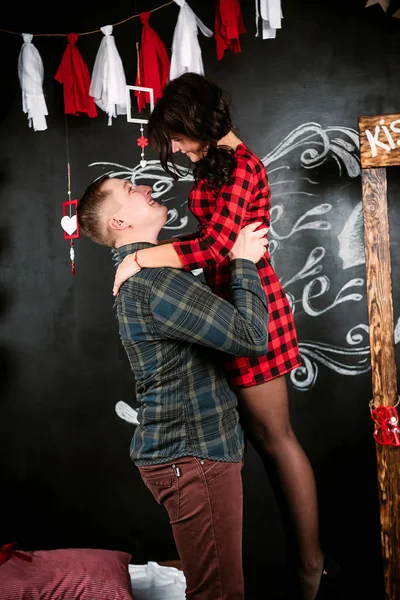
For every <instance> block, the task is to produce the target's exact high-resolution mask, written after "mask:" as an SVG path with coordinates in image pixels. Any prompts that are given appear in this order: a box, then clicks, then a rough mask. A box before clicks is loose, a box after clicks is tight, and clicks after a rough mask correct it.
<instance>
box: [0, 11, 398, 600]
mask: <svg viewBox="0 0 400 600" xmlns="http://www.w3.org/2000/svg"><path fill="white" fill-rule="evenodd" d="M159 4H160V2H156V1H155V0H152V1H151V2H145V1H144V0H143V1H136V3H132V2H124V1H123V0H117V1H115V2H113V3H112V4H110V3H109V2H102V1H100V2H97V3H96V8H95V10H93V9H89V8H88V7H87V6H84V5H83V4H82V3H77V2H72V3H69V4H68V6H67V7H66V8H65V11H64V12H63V14H61V15H58V13H57V10H58V7H57V6H56V5H55V4H54V2H44V1H42V2H35V3H33V2H29V1H25V2H23V1H20V0H16V1H15V2H13V3H12V4H10V5H9V7H8V11H7V15H4V14H3V19H2V21H3V24H2V27H5V28H7V29H12V30H14V31H26V32H32V33H35V32H68V31H88V30H92V29H96V28H98V27H100V26H102V25H105V24H108V23H115V22H117V21H120V20H122V19H124V18H126V17H127V16H129V15H130V14H132V13H133V12H135V11H136V12H139V11H141V10H148V9H150V8H153V7H155V6H157V5H159ZM190 4H191V6H192V7H193V9H194V10H195V11H196V12H197V14H198V15H199V16H200V18H202V19H203V20H204V22H205V23H206V25H208V26H210V27H213V21H214V2H211V1H210V2H204V1H203V2H202V1H200V0H193V1H192V2H191V3H190ZM364 4H365V2H364V0H357V1H356V0H354V1H350V0H337V1H335V2H333V1H331V2H320V1H316V0H315V1H309V2H301V1H300V0H286V1H284V3H283V10H284V16H285V19H284V22H283V29H282V31H280V32H279V33H278V36H277V39H276V40H274V41H267V40H266V41H262V40H259V39H256V38H255V36H254V32H255V26H254V2H253V0H245V1H242V2H241V5H242V10H243V14H244V18H245V22H246V27H247V30H248V33H247V35H245V36H243V37H242V48H243V52H242V53H241V54H238V55H234V54H230V53H227V54H226V56H225V58H224V59H223V61H221V62H218V61H217V60H216V56H215V42H214V40H213V39H206V38H204V37H203V36H200V38H201V40H200V41H201V45H202V48H203V59H204V64H205V69H206V73H207V74H208V75H209V76H210V77H211V78H213V79H215V80H216V81H218V82H219V83H220V84H221V85H222V86H223V87H224V88H226V89H227V90H228V91H229V92H230V94H231V97H232V105H233V112H234V117H235V123H236V125H237V126H238V128H239V130H240V133H241V136H242V138H243V140H244V141H245V142H246V143H247V144H248V145H250V146H251V147H252V149H253V150H254V151H255V152H256V153H258V155H259V156H260V157H261V158H263V160H264V162H265V164H266V165H267V167H268V171H269V174H270V181H271V185H272V190H273V213H272V216H273V226H272V228H271V233H270V239H271V249H272V251H273V259H274V263H275V267H276V269H277V272H278V274H279V276H280V277H281V278H282V282H283V283H284V285H285V289H286V291H287V293H288V295H289V297H290V298H291V300H292V302H293V303H294V304H293V306H294V310H295V316H296V322H297V326H298V332H299V339H300V343H301V349H302V355H303V358H304V368H303V369H302V370H301V371H299V372H297V373H296V374H293V376H292V378H291V379H290V402H291V411H292V420H293V425H294V428H295V430H296V433H297V435H298V437H299V439H300V440H301V442H302V444H303V445H304V448H305V450H306V451H307V453H308V455H309V457H310V460H311V462H312V464H313V467H314V469H315V474H316V478H317V484H318V491H319V498H320V512H321V537H322V541H323V544H324V547H325V548H326V549H328V550H329V551H330V552H331V553H333V554H334V555H335V556H336V557H337V559H338V560H339V561H340V562H341V563H342V565H343V567H344V570H345V576H346V589H347V591H348V597H349V598H354V597H357V598H361V597H365V598H373V599H374V600H378V599H379V598H381V597H382V591H381V590H382V585H381V578H382V574H381V566H380V546H379V513H378V502H377V494H376V483H375V481H376V471H375V453H374V444H373V441H372V437H371V434H372V421H371V419H370V416H369V411H368V401H369V399H370V397H371V385H370V377H371V376H370V372H369V370H368V369H369V354H368V350H369V347H368V335H367V332H366V325H367V312H366V300H365V265H364V260H363V253H362V221H361V213H360V210H359V208H360V205H359V203H360V200H361V186H360V176H359V174H360V171H359V163H358V149H357V136H356V130H357V119H358V116H359V115H361V114H381V113H397V112H400V97H399V92H398V90H399V81H400V36H399V27H400V23H399V22H398V21H397V20H394V19H390V18H389V17H387V16H385V15H384V13H383V11H382V10H381V9H380V8H379V6H375V7H372V8H369V9H368V10H364V8H363V7H364ZM135 5H136V6H135ZM177 13H178V7H177V6H175V5H172V6H169V7H167V8H164V9H163V10H162V11H159V12H157V13H155V14H154V15H153V16H152V18H151V23H152V25H153V26H154V28H155V29H156V30H157V31H158V33H159V34H160V36H161V37H162V39H163V40H164V42H165V43H166V45H167V47H168V48H170V46H171V41H172V34H173V29H174V24H175V21H176V16H177ZM114 34H115V38H116V43H117V47H118V49H119V51H120V54H121V57H122V59H123V63H124V66H125V71H126V75H127V81H128V83H130V84H133V83H134V79H135V68H136V66H135V65H136V50H135V42H136V40H137V39H138V35H139V34H140V28H139V24H138V22H137V21H133V22H130V23H127V24H125V25H121V26H120V27H118V28H115V30H114ZM100 40H101V34H97V35H90V36H85V37H82V38H80V40H79V42H78V44H79V48H80V50H81V52H82V54H83V56H84V58H85V60H86V62H87V64H88V66H89V68H90V70H91V69H92V67H93V63H94V59H95V56H96V52H97V49H98V46H99V43H100ZM21 42H22V40H21V38H19V37H17V36H11V35H7V34H0V57H1V62H2V93H1V103H2V106H1V110H0V119H1V144H0V193H1V221H0V231H1V244H0V257H1V265H2V269H1V273H2V275H1V287H0V314H1V318H2V330H1V337H0V359H1V368H2V375H1V379H0V382H1V383H0V386H1V387H0V389H1V399H0V440H1V452H0V468H1V493H0V494H1V501H2V504H3V506H2V510H1V512H0V520H1V521H0V523H1V525H0V544H1V543H5V542H9V541H13V540H15V541H17V542H18V543H19V545H20V547H21V548H25V549H39V548H44V549H45V548H59V547H67V546H70V547H74V546H75V547H76V546H86V547H102V548H118V549H121V550H126V551H129V552H131V553H132V555H133V559H132V560H133V562H135V563H140V562H147V561H148V560H160V561H161V560H168V559H173V558H176V550H175V547H174V543H173V540H172V535H171V533H170V529H169V525H168V522H167V518H166V515H165V514H164V512H163V510H162V509H161V508H159V507H158V506H157V505H156V504H155V503H154V502H153V501H152V499H151V498H150V496H149V493H148V491H147V490H146V489H145V487H144V485H143V484H142V482H141V480H140V478H139V476H138V473H137V471H136V468H135V467H134V465H133V464H132V463H131V461H130V459H129V444H130V439H131V436H132V433H133V431H134V426H133V425H132V424H131V423H128V422H126V421H124V420H123V419H121V418H120V417H119V416H118V415H117V414H116V411H115V406H116V404H117V402H120V401H121V402H124V403H126V404H127V405H129V406H134V405H135V398H134V382H133V378H132V375H131V373H130V370H129V366H128V363H127V359H126V357H125V354H124V352H123V350H122V348H121V346H120V342H119V338H118V333H117V325H116V321H115V314H114V310H113V298H112V294H111V288H112V281H113V272H114V267H113V262H112V259H111V256H110V252H109V251H108V250H107V249H105V248H103V247H100V246H96V245H95V244H93V243H91V242H90V241H88V240H86V239H80V240H78V241H77V242H76V244H75V248H76V275H75V277H72V275H71V273H70V265H69V256H68V242H65V241H64V239H63V236H62V231H61V228H60V225H59V222H60V217H61V203H62V201H64V200H66V199H67V195H66V190H67V177H66V136H65V119H64V115H63V100H62V87H61V85H59V84H58V83H57V82H55V81H54V74H55V72H56V69H57V67H58V64H59V62H60V60H61V56H62V53H63V51H64V48H65V44H66V40H65V38H61V37H53V38H44V37H40V38H35V40H34V42H35V45H36V46H37V48H38V49H39V51H40V53H41V56H42V58H43V62H44V68H45V80H44V90H45V94H46V101H47V105H48V109H49V116H48V120H47V122H48V130H47V131H45V132H37V133H34V132H33V131H32V130H30V129H29V128H28V125H27V119H26V116H25V115H24V114H23V113H22V109H21V91H20V88H19V83H18V78H17V58H18V54H19V50H20V46H21ZM68 130H69V148H70V156H71V168H72V194H73V197H74V196H79V195H80V194H81V193H82V192H83V190H84V188H85V187H86V185H87V184H88V183H90V182H91V181H92V180H93V179H94V178H95V177H97V176H98V175H100V174H101V173H102V172H107V171H112V172H114V173H115V172H117V171H118V170H125V171H127V173H128V174H129V173H130V172H131V170H132V169H134V168H135V167H136V166H137V165H138V163H139V159H140V150H139V149H138V147H137V145H136V137H137V135H138V133H139V131H138V126H137V125H134V124H130V123H127V122H126V119H125V118H124V117H119V118H118V119H116V120H115V121H114V122H113V125H112V127H107V116H106V115H105V113H102V112H100V114H99V116H98V118H97V119H95V120H89V119H88V118H86V117H84V116H80V117H78V118H73V117H69V118H68ZM147 158H149V159H152V160H155V159H156V156H155V154H154V153H152V152H151V151H150V150H149V151H148V152H147ZM94 163H96V164H94ZM105 163H108V164H105ZM118 165H119V166H118ZM121 166H122V169H121ZM153 166H154V165H153ZM152 168H153V167H152ZM150 172H151V169H149V170H148V171H147V172H146V171H145V172H144V173H142V176H143V177H144V179H142V180H146V177H149V176H150V174H151V173H150ZM148 180H150V179H148ZM160 185H161V188H160V189H161V192H162V194H161V198H163V199H164V200H166V199H169V200H168V201H169V207H170V208H171V209H175V213H174V212H173V211H172V212H171V220H170V227H175V229H173V228H171V229H168V230H165V231H164V232H163V235H164V237H171V235H177V234H179V233H180V232H181V233H182V232H188V231H191V230H192V229H193V228H194V227H195V223H194V221H193V219H192V218H190V217H189V219H188V221H187V223H186V225H185V226H184V227H183V228H182V229H177V227H178V226H179V225H180V224H182V223H183V224H185V218H187V216H188V215H187V211H186V207H185V199H186V197H187V193H188V191H189V189H190V182H180V183H178V184H177V185H176V186H174V187H173V188H172V189H168V181H167V182H164V183H162V184H160ZM389 188H390V222H391V233H392V265H393V282H394V304H395V322H396V323H398V318H399V302H398V299H399V287H398V277H397V275H398V273H399V258H398V257H399V252H398V247H399V242H400V235H399V221H400V212H399V207H398V203H397V192H398V191H399V176H398V173H397V170H396V169H393V170H392V171H390V173H389ZM182 219H183V221H182ZM397 332H398V333H397V336H396V341H398V338H399V334H400V332H399V327H397ZM397 349H398V346H397ZM243 478H244V488H245V496H244V497H245V500H244V502H245V522H244V559H245V569H246V577H247V580H248V591H249V595H248V597H249V598H257V599H258V598H261V597H265V596H266V593H267V591H268V593H269V596H268V597H269V598H271V599H272V598H283V590H284V588H285V543H284V536H283V531H282V527H281V525H280V520H279V516H278V511H277V508H276V505H275V501H274V499H273V496H272V493H271V490H270V487H269V483H268V481H267V479H266V477H265V476H264V473H263V469H262V465H261V464H260V461H259V459H258V457H257V455H256V454H255V453H254V452H253V451H252V449H251V448H249V451H248V454H247V460H246V466H245V469H244V474H243Z"/></svg>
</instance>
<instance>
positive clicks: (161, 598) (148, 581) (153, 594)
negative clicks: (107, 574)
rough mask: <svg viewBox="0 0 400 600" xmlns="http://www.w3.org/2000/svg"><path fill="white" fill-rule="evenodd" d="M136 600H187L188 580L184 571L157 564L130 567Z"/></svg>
mask: <svg viewBox="0 0 400 600" xmlns="http://www.w3.org/2000/svg"><path fill="white" fill-rule="evenodd" d="M129 575H130V578H131V581H132V591H133V598H134V600H185V589H186V580H185V576H184V574H183V573H182V571H179V569H175V568H174V567H162V566H161V565H159V564H158V563H156V562H148V563H147V565H129Z"/></svg>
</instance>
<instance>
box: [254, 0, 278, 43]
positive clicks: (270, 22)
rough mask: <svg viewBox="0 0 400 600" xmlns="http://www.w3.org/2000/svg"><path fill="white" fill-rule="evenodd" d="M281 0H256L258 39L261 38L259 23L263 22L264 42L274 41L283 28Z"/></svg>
mask: <svg viewBox="0 0 400 600" xmlns="http://www.w3.org/2000/svg"><path fill="white" fill-rule="evenodd" d="M282 16H283V15H282V7H281V0H256V37H258V36H259V21H260V17H261V20H262V38H263V40H267V39H274V38H275V37H276V30H277V29H281V27H282Z"/></svg>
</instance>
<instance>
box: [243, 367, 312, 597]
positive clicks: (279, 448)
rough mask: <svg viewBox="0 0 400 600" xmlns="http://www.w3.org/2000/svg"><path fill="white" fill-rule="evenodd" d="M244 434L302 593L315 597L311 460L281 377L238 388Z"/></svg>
mask: <svg viewBox="0 0 400 600" xmlns="http://www.w3.org/2000/svg"><path fill="white" fill-rule="evenodd" d="M237 392H238V397H239V405H240V411H241V415H242V423H243V426H244V429H245V432H246V436H247V438H248V439H249V440H250V441H251V443H252V444H253V446H254V448H255V449H256V450H257V452H258V453H259V454H260V456H261V458H262V460H263V462H264V465H265V469H266V471H267V474H268V476H269V479H270V482H271V485H272V487H273V489H274V493H275V496H276V498H277V501H278V505H279V509H280V512H281V514H282V518H283V522H284V526H285V529H286V532H287V536H288V546H289V547H292V548H293V549H294V552H295V557H296V565H297V572H298V575H299V585H300V591H301V595H302V597H303V598H304V600H314V598H315V595H316V593H317V590H318V586H319V581H320V577H321V572H322V566H323V554H322V551H321V548H320V545H319V535H318V503H317V493H316V487H315V480H314V474H313V471H312V468H311V465H310V462H309V460H308V458H307V456H306V454H305V452H304V450H303V449H302V447H301V446H300V444H299V442H298V441H297V438H296V436H295V434H294V432H293V430H292V427H291V424H290V418H289V406H288V394H287V385H286V379H285V377H284V376H283V377H278V378H276V379H272V380H271V381H267V382H265V383H263V384H261V385H257V386H254V387H250V388H245V389H240V390H237Z"/></svg>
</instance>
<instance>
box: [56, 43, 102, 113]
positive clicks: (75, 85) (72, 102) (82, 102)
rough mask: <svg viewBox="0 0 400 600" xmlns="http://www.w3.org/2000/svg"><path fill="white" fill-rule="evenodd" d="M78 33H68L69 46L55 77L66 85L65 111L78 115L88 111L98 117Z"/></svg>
mask: <svg viewBox="0 0 400 600" xmlns="http://www.w3.org/2000/svg"><path fill="white" fill-rule="evenodd" d="M77 39H78V34H77V33H69V34H68V35H67V40H68V46H67V47H66V49H65V52H64V54H63V57H62V59H61V63H60V66H59V67H58V70H57V73H56V76H55V79H56V81H59V82H60V83H62V84H63V85H64V113H65V114H66V115H74V116H77V115H78V114H79V113H86V114H87V115H88V116H89V117H97V110H96V105H95V103H94V100H93V98H92V97H91V96H89V87H90V77H89V70H88V68H87V66H86V64H85V62H84V60H83V58H82V55H81V53H80V52H79V50H78V48H77V47H76V46H75V43H76V41H77Z"/></svg>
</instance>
